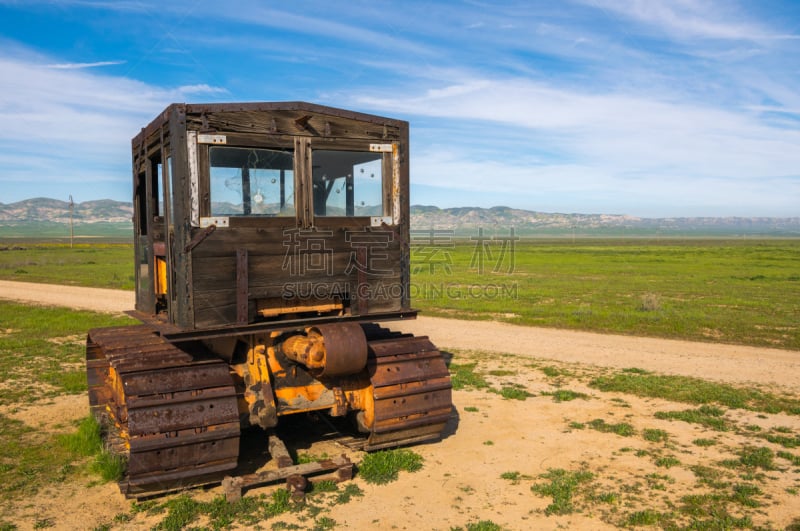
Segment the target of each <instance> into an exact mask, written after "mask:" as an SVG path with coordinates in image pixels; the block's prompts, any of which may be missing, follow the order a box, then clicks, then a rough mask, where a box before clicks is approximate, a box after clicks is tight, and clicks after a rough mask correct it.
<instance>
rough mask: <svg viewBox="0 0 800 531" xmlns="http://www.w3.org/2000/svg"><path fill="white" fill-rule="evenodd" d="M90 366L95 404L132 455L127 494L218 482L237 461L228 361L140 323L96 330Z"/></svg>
mask: <svg viewBox="0 0 800 531" xmlns="http://www.w3.org/2000/svg"><path fill="white" fill-rule="evenodd" d="M86 368H87V376H88V381H89V403H90V406H91V408H92V411H93V413H94V415H95V416H96V417H97V418H98V419H99V420H101V422H102V423H103V424H104V425H105V426H106V429H107V431H108V437H107V441H108V442H109V445H110V446H111V447H112V448H113V449H114V450H115V451H117V452H118V453H121V454H123V455H124V456H125V457H126V458H127V474H126V477H125V478H124V479H123V480H122V481H121V482H120V490H122V492H123V493H124V494H125V495H126V496H128V497H143V496H149V495H153V494H158V493H162V492H169V491H172V490H177V489H180V488H183V487H187V486H197V485H203V484H207V483H215V482H219V481H220V480H221V479H222V477H223V476H224V475H225V473H226V472H229V471H230V470H232V469H234V468H235V467H236V464H237V460H238V456H239V432H240V428H239V413H238V409H237V401H236V391H235V389H234V385H233V381H232V379H231V376H230V369H229V366H228V364H227V363H225V362H223V361H221V360H220V359H219V358H216V357H214V356H212V355H209V354H208V353H206V352H205V351H204V350H203V349H202V348H201V347H200V346H198V345H192V353H191V354H190V353H189V351H187V350H183V349H181V348H178V347H177V346H175V345H173V344H170V343H168V342H167V341H165V340H164V339H162V338H161V337H160V336H158V335H156V334H155V333H153V329H152V328H151V327H149V326H146V325H141V326H127V327H115V328H102V329H94V330H90V331H89V336H88V338H87V342H86Z"/></svg>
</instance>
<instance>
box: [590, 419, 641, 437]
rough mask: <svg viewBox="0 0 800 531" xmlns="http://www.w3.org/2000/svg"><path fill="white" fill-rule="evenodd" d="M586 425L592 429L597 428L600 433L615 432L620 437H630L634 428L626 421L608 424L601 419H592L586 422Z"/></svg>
mask: <svg viewBox="0 0 800 531" xmlns="http://www.w3.org/2000/svg"><path fill="white" fill-rule="evenodd" d="M587 426H589V427H590V428H592V429H593V430H597V431H599V432H602V433H616V434H617V435H619V436H621V437H630V436H631V435H633V434H634V433H636V430H634V429H633V426H631V425H630V424H628V423H627V422H620V423H618V424H608V423H607V422H606V421H605V420H603V419H594V420H593V421H591V422H588V423H587Z"/></svg>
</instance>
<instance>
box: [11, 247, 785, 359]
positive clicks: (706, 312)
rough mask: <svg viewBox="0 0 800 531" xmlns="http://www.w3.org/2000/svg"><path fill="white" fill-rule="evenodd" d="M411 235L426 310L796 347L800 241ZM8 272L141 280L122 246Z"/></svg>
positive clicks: (33, 250) (27, 255)
mask: <svg viewBox="0 0 800 531" xmlns="http://www.w3.org/2000/svg"><path fill="white" fill-rule="evenodd" d="M485 243H486V244H487V245H480V246H477V248H476V244H475V242H468V241H456V240H453V239H450V240H449V241H448V240H447V239H446V238H445V239H444V240H443V241H441V240H440V241H435V242H434V245H421V244H419V243H418V242H416V241H415V242H414V246H413V248H412V249H413V251H412V301H413V306H414V307H415V308H419V309H421V310H423V311H424V312H425V314H426V315H441V316H447V317H459V318H469V319H494V320H500V321H507V322H512V323H517V324H526V325H536V326H546V327H557V328H571V329H577V330H589V331H598V332H612V333H621V334H632V335H643V336H654V337H669V338H683V339H692V340H702V341H718V342H726V343H738V344H748V345H759V346H773V347H779V348H787V349H793V350H800V325H799V324H798V318H797V316H798V315H800V239H796V240H770V239H764V240H726V239H717V240H672V239H661V240H640V239H625V240H622V239H607V240H577V241H572V240H570V239H561V240H553V239H550V240H522V241H517V242H515V245H514V246H513V249H512V247H511V245H510V242H508V241H506V242H505V248H504V247H503V242H502V241H495V242H493V243H492V242H485ZM0 279H4V280H21V281H31V282H57V283H64V284H74V285H83V286H97V287H110V288H118V289H133V250H132V248H131V246H130V245H124V244H118V245H114V244H93V245H92V244H80V245H76V246H75V248H73V249H70V248H69V245H55V244H48V245H44V244H26V243H22V242H15V243H5V244H0Z"/></svg>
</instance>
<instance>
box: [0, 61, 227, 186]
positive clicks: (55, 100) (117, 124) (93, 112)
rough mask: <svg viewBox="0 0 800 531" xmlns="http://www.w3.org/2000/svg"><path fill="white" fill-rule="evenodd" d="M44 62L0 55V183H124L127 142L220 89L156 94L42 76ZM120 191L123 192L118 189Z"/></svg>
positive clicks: (80, 73)
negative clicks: (157, 119)
mask: <svg viewBox="0 0 800 531" xmlns="http://www.w3.org/2000/svg"><path fill="white" fill-rule="evenodd" d="M45 59H46V58H43V57H38V58H34V57H33V56H32V54H27V55H25V56H24V57H17V56H7V55H3V54H0V79H3V80H4V81H3V90H2V91H0V121H2V123H5V124H13V126H12V127H5V128H2V129H0V166H2V167H3V172H2V174H0V180H2V181H5V182H25V181H27V182H33V181H36V180H38V179H45V180H52V179H53V178H55V177H56V176H57V177H58V180H60V181H73V182H90V181H93V180H108V179H109V178H115V179H118V180H119V181H120V182H121V183H127V174H128V173H129V170H128V165H129V161H130V153H129V152H128V149H129V145H130V139H131V138H132V137H133V136H134V135H135V134H136V132H137V131H138V130H139V129H140V128H141V127H142V125H144V124H145V123H147V122H148V121H149V120H150V119H152V118H153V117H154V116H155V115H156V114H157V113H158V112H160V111H161V110H163V109H164V107H166V106H167V105H168V104H170V103H173V102H176V101H186V100H187V99H193V98H196V97H198V96H201V97H204V98H210V99H213V98H215V97H218V96H219V95H220V94H224V93H225V89H224V88H221V87H214V86H210V85H206V84H197V85H185V86H179V87H175V88H163V87H157V86H153V85H149V84H147V83H143V82H141V81H137V80H134V79H127V78H124V77H117V76H109V75H103V74H99V73H96V72H94V70H93V69H91V68H89V69H86V68H48V67H47V66H48V65H49V64H53V63H49V62H47V61H46V60H45ZM120 189H121V190H126V189H127V185H124V184H123V185H121V186H120Z"/></svg>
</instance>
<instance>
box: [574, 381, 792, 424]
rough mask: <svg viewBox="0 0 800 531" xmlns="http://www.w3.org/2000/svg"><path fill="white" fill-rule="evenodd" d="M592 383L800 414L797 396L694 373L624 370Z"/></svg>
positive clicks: (684, 399)
mask: <svg viewBox="0 0 800 531" xmlns="http://www.w3.org/2000/svg"><path fill="white" fill-rule="evenodd" d="M589 385H590V386H591V387H594V388H595V389H599V390H600V391H606V392H619V393H629V394H634V395H637V396H645V397H652V398H664V399H667V400H671V401H675V402H685V403H689V404H712V403H716V404H720V405H723V406H726V407H729V408H736V409H749V410H751V411H763V412H766V413H780V412H785V413H789V414H791V415H799V414H800V400H797V399H796V398H787V397H782V396H778V395H775V394H772V393H767V392H764V391H760V390H758V389H752V388H745V387H737V386H734V385H730V384H724V383H718V382H711V381H708V380H701V379H700V378H693V377H690V376H671V375H657V374H649V373H648V374H638V373H630V372H620V373H616V374H613V375H611V376H600V377H597V378H595V379H593V380H592V381H591V382H590V383H589Z"/></svg>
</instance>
